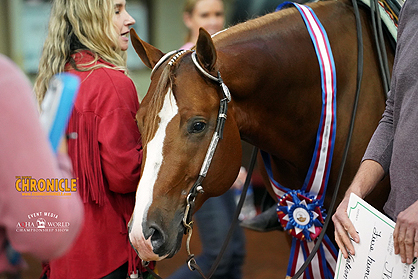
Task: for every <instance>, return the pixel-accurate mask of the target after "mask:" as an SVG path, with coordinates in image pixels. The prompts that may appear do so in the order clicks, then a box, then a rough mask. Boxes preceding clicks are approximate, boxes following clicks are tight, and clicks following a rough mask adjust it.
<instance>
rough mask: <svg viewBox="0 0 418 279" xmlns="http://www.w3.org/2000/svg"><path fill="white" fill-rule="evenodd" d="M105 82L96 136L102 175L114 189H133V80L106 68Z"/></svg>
mask: <svg viewBox="0 0 418 279" xmlns="http://www.w3.org/2000/svg"><path fill="white" fill-rule="evenodd" d="M106 73H107V74H108V75H109V76H108V77H109V81H110V82H109V84H106V86H104V87H101V90H102V92H101V93H100V95H101V97H100V98H101V101H100V103H101V104H102V105H100V106H99V107H104V108H105V109H106V111H100V112H99V113H100V114H101V115H103V117H102V119H101V121H100V126H99V131H98V140H99V144H100V158H101V165H102V169H103V174H104V177H105V178H106V180H107V182H108V185H109V189H110V190H111V191H113V192H117V193H122V194H125V193H130V192H135V191H136V188H137V186H138V181H139V177H140V173H141V163H142V145H141V135H140V133H139V130H138V126H137V124H136V119H135V116H136V112H137V111H138V109H139V102H138V95H137V93H136V89H135V86H134V84H133V82H132V81H131V80H130V79H129V78H128V77H126V76H125V75H123V74H122V73H120V72H116V71H114V70H106Z"/></svg>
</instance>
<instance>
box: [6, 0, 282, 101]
mask: <svg viewBox="0 0 418 279" xmlns="http://www.w3.org/2000/svg"><path fill="white" fill-rule="evenodd" d="M280 2H282V1H281V0H274V1H273V0H224V3H225V7H226V26H231V25H233V24H235V23H237V22H241V21H244V20H246V19H248V18H252V17H255V16H258V15H262V14H265V13H267V12H271V11H273V10H274V8H275V7H276V6H277V5H278V4H280ZM183 5H184V0H127V9H128V12H129V13H130V14H131V15H132V16H133V17H134V18H135V20H136V24H135V25H134V26H133V28H135V30H136V31H137V33H138V34H139V36H140V37H141V39H143V40H145V41H147V42H149V43H151V44H152V45H154V46H156V47H157V48H159V49H160V50H162V51H163V52H168V51H170V50H174V49H177V48H178V47H180V46H182V45H183V43H184V40H185V36H186V27H185V26H184V24H183V21H182V10H183ZM50 9H51V1H50V0H0V53H2V54H5V55H7V56H9V57H10V58H11V59H12V60H13V61H14V62H15V63H17V64H18V65H19V66H20V67H21V68H22V70H24V72H25V73H26V74H27V76H28V77H29V79H30V80H31V81H32V82H33V81H34V79H35V77H36V72H37V67H38V62H39V57H40V53H41V51H42V46H43V41H44V39H45V37H46V32H47V24H48V19H49V12H50ZM128 68H129V70H130V75H131V78H132V79H133V81H134V83H135V85H136V87H137V90H138V96H139V97H140V99H142V97H143V96H144V95H145V94H146V91H147V88H148V86H149V74H150V70H149V69H147V68H146V67H145V66H144V65H143V64H142V62H141V60H140V59H139V58H138V57H137V55H136V53H135V51H134V50H133V47H130V48H129V50H128Z"/></svg>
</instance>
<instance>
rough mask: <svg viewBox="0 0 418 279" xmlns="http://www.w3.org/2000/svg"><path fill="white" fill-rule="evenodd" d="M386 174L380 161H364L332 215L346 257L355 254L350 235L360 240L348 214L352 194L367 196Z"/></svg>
mask: <svg viewBox="0 0 418 279" xmlns="http://www.w3.org/2000/svg"><path fill="white" fill-rule="evenodd" d="M384 176H385V172H384V170H383V168H382V166H381V165H380V164H379V163H377V162H375V161H372V160H365V161H363V163H362V164H361V165H360V168H359V170H358V172H357V174H356V176H355V177H354V180H353V182H352V183H351V185H350V187H349V188H348V190H347V192H346V193H345V196H344V199H343V200H342V202H341V203H340V205H339V206H338V208H337V210H336V211H335V214H334V215H333V216H332V221H333V222H334V226H335V241H336V242H337V244H338V247H339V248H340V249H341V252H342V253H343V256H344V258H347V257H348V253H350V254H352V255H354V254H355V251H354V247H353V244H352V243H351V240H350V237H349V235H350V236H351V238H352V239H353V240H354V241H355V242H357V243H359V242H360V238H359V235H358V234H357V231H356V229H355V228H354V226H353V224H352V223H351V221H350V219H348V215H347V206H348V200H349V198H350V194H351V193H354V194H356V195H357V196H359V197H360V198H364V197H366V196H367V194H369V193H370V192H371V191H372V190H373V188H374V187H375V186H376V185H377V183H378V182H379V181H380V180H382V179H383V177H384ZM348 234H349V235H348Z"/></svg>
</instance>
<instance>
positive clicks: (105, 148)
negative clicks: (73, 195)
mask: <svg viewBox="0 0 418 279" xmlns="http://www.w3.org/2000/svg"><path fill="white" fill-rule="evenodd" d="M75 60H76V63H77V65H82V64H86V63H89V62H91V61H92V60H93V56H92V54H91V53H90V52H88V51H83V52H81V53H78V54H76V55H75ZM98 63H102V64H107V63H106V62H104V61H102V60H99V61H98ZM107 65H109V66H112V65H110V64H107ZM69 72H70V73H73V74H76V75H77V76H78V77H80V79H81V86H80V90H79V92H78V96H77V99H76V102H75V106H74V110H73V113H72V116H71V118H70V121H69V125H68V129H67V133H68V134H70V135H71V136H72V137H74V135H76V138H75V139H71V138H70V139H69V140H68V153H69V155H70V158H71V159H72V162H73V167H74V172H75V173H74V175H75V177H77V178H78V180H77V191H78V193H79V194H80V195H81V197H82V199H83V201H84V208H85V219H84V225H83V228H82V230H81V233H80V235H79V237H78V238H77V240H76V241H75V242H74V244H73V247H72V248H71V249H70V250H69V252H68V253H67V254H66V255H64V256H63V257H61V258H59V259H56V260H53V261H51V262H50V278H53V279H54V278H67V279H68V278H77V279H79V278H100V277H103V276H105V275H107V274H109V273H111V272H112V271H113V270H115V269H117V268H118V267H119V266H121V265H122V264H124V263H126V262H127V261H128V262H129V271H130V272H131V271H132V270H136V268H137V267H139V266H140V261H139V258H138V256H137V255H136V254H135V252H134V250H133V249H132V248H131V246H130V244H129V241H128V233H127V223H128V221H129V219H130V217H131V214H132V212H133V208H134V203H135V191H136V187H137V185H138V181H139V177H140V170H141V168H140V166H141V162H142V146H141V136H140V134H139V132H138V128H137V125H136V122H135V115H136V112H137V110H138V108H139V102H138V96H137V93H136V89H135V86H134V84H133V82H132V80H131V79H130V78H128V77H127V76H126V75H125V74H124V73H123V72H122V71H117V70H113V69H108V68H99V69H96V70H92V71H88V72H80V71H76V70H74V69H70V70H69Z"/></svg>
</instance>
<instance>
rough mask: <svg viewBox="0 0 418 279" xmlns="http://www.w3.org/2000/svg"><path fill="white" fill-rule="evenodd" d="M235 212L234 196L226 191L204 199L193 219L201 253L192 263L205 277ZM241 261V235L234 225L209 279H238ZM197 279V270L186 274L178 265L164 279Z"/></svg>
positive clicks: (240, 275) (242, 260)
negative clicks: (219, 259)
mask: <svg viewBox="0 0 418 279" xmlns="http://www.w3.org/2000/svg"><path fill="white" fill-rule="evenodd" d="M235 208H236V204H235V200H234V192H233V191H232V190H228V191H227V192H226V193H225V194H223V195H221V196H219V197H214V198H210V199H208V200H207V201H206V202H205V203H204V204H203V206H202V207H201V208H200V209H199V210H198V211H197V212H196V214H195V215H194V220H195V221H196V223H197V226H198V229H199V236H200V240H201V243H202V253H201V254H200V255H198V256H197V257H196V262H197V264H198V265H199V266H200V268H201V269H202V271H203V272H204V273H205V275H208V273H209V270H210V268H211V267H212V264H213V262H214V261H215V259H216V257H217V256H218V254H219V252H220V250H221V247H222V244H223V242H224V240H225V237H226V235H227V234H228V230H229V227H230V226H231V223H232V219H233V215H234V211H235ZM244 258H245V235H244V231H243V229H242V228H241V227H240V226H239V225H237V226H236V227H235V230H234V234H233V235H232V237H231V240H230V241H229V244H228V247H227V249H226V250H225V253H224V255H223V256H222V260H221V262H220V264H219V266H218V268H217V270H216V272H215V273H214V275H213V276H212V278H213V279H224V278H225V279H241V278H242V265H243V264H244ZM185 278H187V279H195V278H196V279H201V278H202V277H201V276H200V274H199V272H198V271H197V270H195V271H190V270H189V268H188V267H187V265H186V264H185V265H182V266H181V267H180V268H179V269H177V271H175V272H174V273H173V274H172V275H171V276H169V277H168V279H185Z"/></svg>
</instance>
